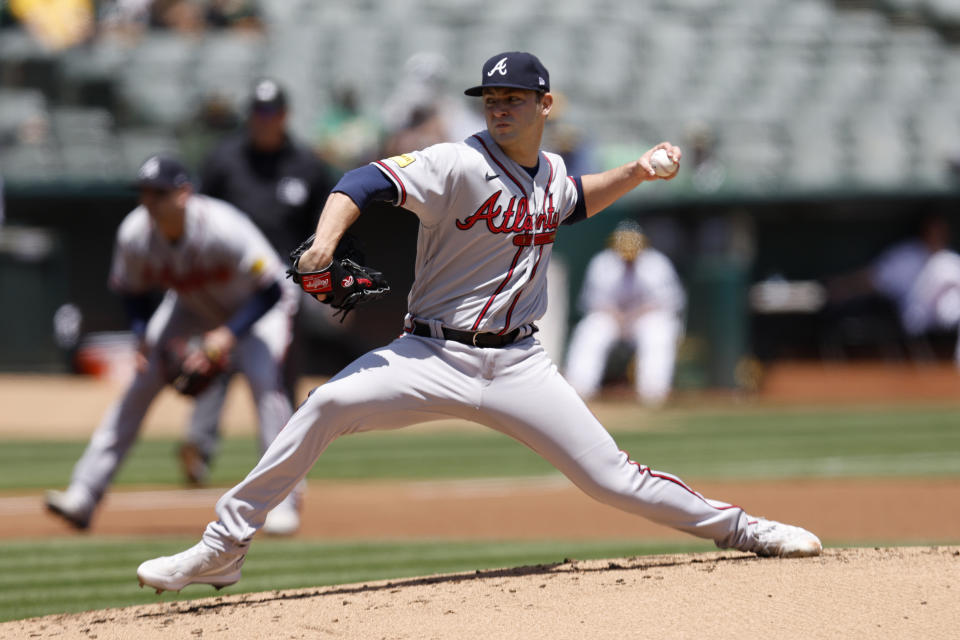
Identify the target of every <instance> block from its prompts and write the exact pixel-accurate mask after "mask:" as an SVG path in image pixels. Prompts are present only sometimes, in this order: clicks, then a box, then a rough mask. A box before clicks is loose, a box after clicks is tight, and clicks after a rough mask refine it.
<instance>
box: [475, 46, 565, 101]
mask: <svg viewBox="0 0 960 640" xmlns="http://www.w3.org/2000/svg"><path fill="white" fill-rule="evenodd" d="M481 82H482V84H479V85H477V86H476V87H470V88H469V89H467V90H466V91H464V93H465V94H467V95H468V96H479V95H482V94H483V90H484V89H485V88H487V87H509V88H511V89H530V90H532V91H550V74H549V73H547V68H546V67H544V66H543V63H542V62H540V60H539V58H537V56H535V55H533V54H532V53H526V52H524V51H507V52H506V53H498V54H497V55H495V56H493V57H492V58H490V59H489V60H487V61H486V62H485V63H483V77H482V78H481Z"/></svg>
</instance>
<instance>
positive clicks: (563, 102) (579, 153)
mask: <svg viewBox="0 0 960 640" xmlns="http://www.w3.org/2000/svg"><path fill="white" fill-rule="evenodd" d="M552 93H553V107H552V108H551V109H550V117H549V118H547V122H546V125H545V126H544V129H543V148H544V150H546V151H552V152H554V153H556V154H559V155H560V156H561V157H562V158H563V162H564V164H566V165H567V174H568V175H571V176H580V175H584V174H586V173H594V172H596V171H599V170H600V167H599V165H598V160H597V157H596V149H595V147H594V145H593V143H592V141H591V140H589V139H588V138H587V136H586V134H585V133H584V131H583V130H582V129H580V127H578V126H576V125H575V124H573V123H572V122H571V121H570V117H569V107H568V101H567V96H566V95H565V94H563V93H561V92H559V91H554V92H552Z"/></svg>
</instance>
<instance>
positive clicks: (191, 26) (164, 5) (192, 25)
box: [150, 0, 206, 34]
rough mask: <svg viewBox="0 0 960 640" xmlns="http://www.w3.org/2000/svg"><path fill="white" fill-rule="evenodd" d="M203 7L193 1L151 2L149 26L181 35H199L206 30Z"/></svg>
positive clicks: (161, 0)
mask: <svg viewBox="0 0 960 640" xmlns="http://www.w3.org/2000/svg"><path fill="white" fill-rule="evenodd" d="M204 11H205V10H204V7H203V6H202V5H201V4H200V3H199V2H195V1H194V0H153V2H152V4H151V5H150V26H151V27H152V28H154V29H169V30H171V31H176V32H178V33H182V34H200V33H203V31H204V29H205V28H206V20H205V15H204Z"/></svg>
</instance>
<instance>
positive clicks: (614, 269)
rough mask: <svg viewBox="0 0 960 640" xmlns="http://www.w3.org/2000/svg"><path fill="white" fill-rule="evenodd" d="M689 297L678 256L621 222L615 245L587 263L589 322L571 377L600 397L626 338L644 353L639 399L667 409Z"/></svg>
mask: <svg viewBox="0 0 960 640" xmlns="http://www.w3.org/2000/svg"><path fill="white" fill-rule="evenodd" d="M686 299H687V296H686V293H685V292H684V290H683V285H682V284H681V283H680V278H679V277H678V276H677V272H676V270H674V268H673V264H671V262H670V259H669V258H667V256H665V255H663V254H662V253H661V252H659V251H657V250H656V249H654V248H653V247H651V246H648V243H647V238H646V236H645V235H644V233H643V232H642V230H641V229H640V225H638V224H637V223H636V222H633V221H624V222H621V223H620V224H618V225H617V228H616V229H614V231H613V233H612V234H610V246H609V247H608V248H607V249H605V250H603V251H601V252H600V253H598V254H597V255H595V256H594V257H593V258H592V259H591V260H590V263H589V264H588V265H587V271H586V275H585V276H584V280H583V286H582V287H581V291H580V307H581V310H582V311H583V313H584V317H583V318H582V319H581V320H580V322H579V323H578V324H577V326H576V328H575V329H574V331H573V335H572V337H571V339H570V348H569V350H568V352H567V367H566V372H565V375H566V378H567V380H568V381H569V382H570V384H571V385H573V388H574V389H576V390H577V392H578V393H579V394H580V395H581V396H582V397H583V398H585V399H588V398H592V397H593V396H595V395H596V393H597V391H599V390H600V384H601V382H602V380H603V373H604V369H605V368H606V362H607V358H608V356H609V355H610V351H611V349H613V347H614V346H615V345H616V343H617V341H618V340H623V341H625V342H627V343H629V344H631V345H632V346H633V347H634V348H635V350H636V356H635V361H636V364H635V380H634V386H635V388H636V392H637V396H638V397H639V398H640V400H641V401H642V402H644V403H645V404H648V405H652V406H657V405H660V404H662V403H663V401H664V400H666V399H667V396H668V395H669V393H670V387H671V383H672V381H673V369H674V364H675V363H676V359H677V345H678V343H679V341H680V338H681V336H682V335H683V311H684V308H685V306H686Z"/></svg>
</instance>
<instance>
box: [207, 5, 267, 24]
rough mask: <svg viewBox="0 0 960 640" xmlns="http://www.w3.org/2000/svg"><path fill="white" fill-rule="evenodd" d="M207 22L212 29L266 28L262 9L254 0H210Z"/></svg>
mask: <svg viewBox="0 0 960 640" xmlns="http://www.w3.org/2000/svg"><path fill="white" fill-rule="evenodd" d="M206 24H207V26H208V27H210V28H211V29H242V30H247V31H263V30H264V24H263V20H262V19H261V17H260V11H259V9H258V8H257V3H256V2H254V1H253V0H208V1H207V11H206Z"/></svg>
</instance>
